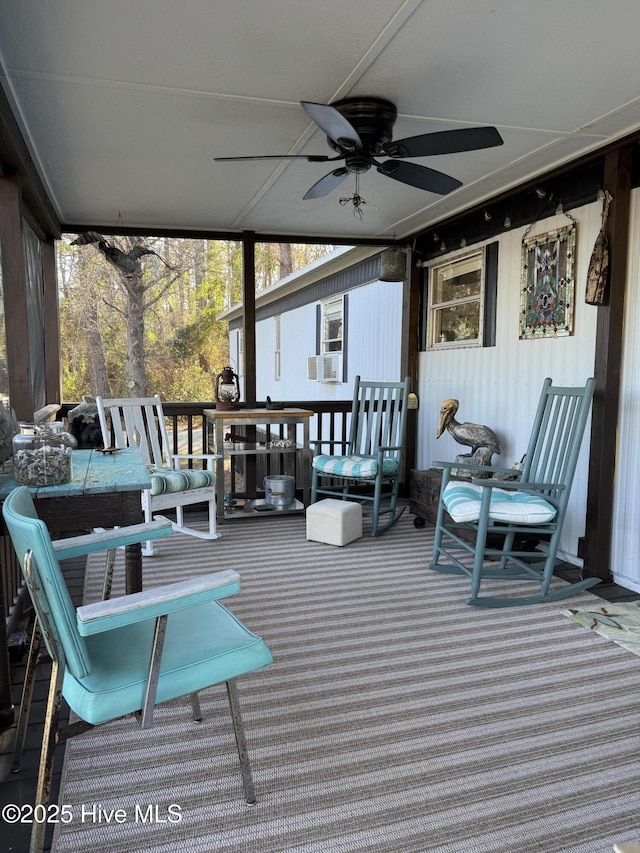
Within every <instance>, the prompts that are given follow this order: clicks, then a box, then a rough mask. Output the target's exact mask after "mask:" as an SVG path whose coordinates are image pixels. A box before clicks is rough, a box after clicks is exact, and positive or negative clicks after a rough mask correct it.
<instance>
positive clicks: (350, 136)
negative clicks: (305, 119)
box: [300, 101, 362, 148]
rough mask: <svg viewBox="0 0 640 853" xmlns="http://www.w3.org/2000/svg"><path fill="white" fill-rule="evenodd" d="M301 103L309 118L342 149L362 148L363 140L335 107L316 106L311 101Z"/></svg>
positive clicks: (327, 105) (326, 105)
mask: <svg viewBox="0 0 640 853" xmlns="http://www.w3.org/2000/svg"><path fill="white" fill-rule="evenodd" d="M300 103H301V104H302V108H303V109H304V111H305V112H306V113H307V115H308V116H309V118H310V119H312V120H313V121H315V123H316V124H317V125H318V127H319V128H320V130H322V131H324V132H325V133H326V134H327V136H328V137H329V139H333V141H334V142H337V143H338V144H339V145H341V146H342V147H351V146H352V147H354V148H362V140H361V139H360V137H359V136H358V133H357V131H356V129H355V128H354V127H353V125H352V124H351V122H349V121H347V119H346V118H345V117H344V116H343V115H342V113H340V112H338V110H337V109H336V108H335V107H332V106H330V105H329V104H314V103H312V102H311V101H300Z"/></svg>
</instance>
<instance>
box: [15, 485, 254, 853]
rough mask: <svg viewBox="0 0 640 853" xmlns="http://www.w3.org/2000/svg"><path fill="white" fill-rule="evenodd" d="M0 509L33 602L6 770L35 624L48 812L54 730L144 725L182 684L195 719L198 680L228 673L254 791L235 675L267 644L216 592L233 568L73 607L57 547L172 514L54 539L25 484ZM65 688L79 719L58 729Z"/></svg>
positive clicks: (155, 525)
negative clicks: (45, 692) (131, 722)
mask: <svg viewBox="0 0 640 853" xmlns="http://www.w3.org/2000/svg"><path fill="white" fill-rule="evenodd" d="M2 512H3V515H4V519H5V522H6V525H7V528H8V530H9V534H10V536H11V540H12V542H13V546H14V548H15V551H16V554H17V556H18V559H19V560H20V563H21V565H22V569H23V574H24V577H25V581H26V584H27V587H28V590H29V593H30V596H31V599H32V602H33V605H34V609H35V613H36V622H35V626H34V632H33V636H32V642H31V649H30V652H29V659H28V663H27V673H28V675H27V677H26V678H25V684H24V689H23V698H22V706H21V710H20V715H19V719H18V729H17V735H16V746H15V750H14V764H13V768H12V769H13V770H14V772H17V771H18V770H19V769H20V763H21V754H22V748H23V744H24V735H25V732H26V726H27V721H28V715H29V706H30V703H31V695H32V690H33V675H34V673H35V668H36V660H37V656H38V650H39V647H40V638H41V636H42V637H43V638H44V641H45V644H46V647H47V651H48V652H49V654H50V656H51V659H52V673H51V684H50V688H49V697H48V703H47V711H46V718H45V726H44V736H43V741H42V750H41V756H40V770H39V775H38V786H37V791H36V806H38V805H40V806H43V807H44V811H45V813H46V807H47V805H48V799H49V791H50V788H51V773H52V765H53V751H54V747H55V744H56V743H57V742H60V741H62V740H64V739H66V738H68V737H70V736H72V735H76V734H79V733H81V732H83V731H86V730H87V729H90V728H92V727H93V726H96V725H99V724H100V723H105V722H109V721H111V720H115V719H117V718H119V717H124V716H127V715H130V714H133V715H135V716H137V717H138V719H139V721H140V724H141V727H142V728H143V729H146V728H150V727H151V725H152V722H153V711H154V707H155V705H156V704H159V703H161V702H166V701H168V700H169V699H175V698H178V697H181V696H186V695H190V697H191V707H192V711H193V717H194V720H195V721H198V720H200V719H201V712H200V704H199V701H198V692H199V691H200V690H203V689H204V688H206V687H210V686H212V685H214V684H219V683H221V682H226V685H227V693H228V699H229V705H230V709H231V718H232V721H233V727H234V733H235V737H236V745H237V748H238V755H239V757H240V766H241V772H242V781H243V785H244V794H245V799H246V801H247V802H248V803H254V802H255V801H256V795H255V789H254V785H253V780H252V777H251V768H250V765H249V761H248V755H247V748H246V742H245V737H244V730H243V727H242V719H241V716H240V709H239V705H238V698H237V692H236V686H235V681H234V679H235V678H236V677H237V676H239V675H244V674H245V673H248V672H253V671H254V670H256V669H260V668H262V667H264V666H267V665H268V664H269V663H271V654H270V652H269V649H268V648H267V646H266V645H265V643H264V642H263V641H262V640H261V638H260V637H258V636H256V635H255V634H253V633H251V632H250V631H249V630H247V628H245V626H244V625H243V624H242V623H241V622H240V621H239V620H238V619H236V617H235V616H234V615H233V614H232V613H231V612H230V611H229V610H227V609H226V608H225V607H224V606H223V605H222V604H220V602H219V601H218V599H220V598H223V597H225V596H228V595H233V594H234V593H237V592H239V590H240V578H239V576H238V575H237V574H236V572H234V571H221V572H216V573H215V574H207V575H200V576H197V577H195V578H193V579H191V580H186V581H180V582H177V583H173V584H169V585H166V586H160V587H156V588H155V589H150V590H148V591H145V592H139V593H135V594H133V595H125V596H122V597H120V598H116V599H111V600H110V601H100V602H97V603H95V604H88V605H85V606H83V607H79V608H78V609H77V611H76V610H75V609H74V607H73V604H72V602H71V599H70V597H69V593H68V591H67V588H66V584H65V581H64V578H63V575H62V572H61V570H60V566H59V562H58V561H59V560H60V559H65V558H68V557H72V556H73V557H75V556H79V555H81V554H87V553H91V552H95V551H101V550H107V549H111V548H116V547H119V546H120V545H127V544H131V543H133V542H142V541H147V540H148V539H150V538H157V537H158V536H165V535H168V534H170V533H171V524H170V522H168V521H155V522H151V523H150V524H139V525H133V526H132V527H122V528H119V529H116V530H111V531H104V532H100V533H97V534H89V535H88V536H79V537H75V538H72V539H63V540H59V541H56V542H55V543H54V542H52V541H51V538H50V536H49V532H48V530H47V528H46V526H45V524H44V523H43V522H42V521H41V520H40V519H39V518H38V517H37V514H36V510H35V507H34V504H33V500H32V498H31V495H30V493H29V490H28V489H27V488H25V487H24V486H21V487H19V488H17V489H14V490H13V491H12V492H11V494H10V495H9V496H8V497H7V499H6V500H5V502H4V506H3V510H2ZM62 697H64V699H65V700H66V701H67V703H68V704H69V706H70V707H71V709H72V710H73V711H74V712H75V713H76V714H77V715H78V717H79V718H80V721H79V722H77V723H73V724H72V725H70V726H68V727H66V728H65V729H60V730H58V716H59V709H60V702H61V698H62ZM45 826H46V825H45V823H44V822H42V821H34V825H33V831H32V835H31V847H30V851H31V853H39V851H41V850H42V847H43V844H44V833H45Z"/></svg>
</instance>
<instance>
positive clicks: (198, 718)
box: [191, 693, 202, 723]
mask: <svg viewBox="0 0 640 853" xmlns="http://www.w3.org/2000/svg"><path fill="white" fill-rule="evenodd" d="M191 710H192V712H193V722H194V723H201V722H202V709H201V708H200V697H199V696H198V694H197V693H192V694H191Z"/></svg>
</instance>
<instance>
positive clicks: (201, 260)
mask: <svg viewBox="0 0 640 853" xmlns="http://www.w3.org/2000/svg"><path fill="white" fill-rule="evenodd" d="M73 239H74V236H73V235H69V236H68V237H67V238H66V239H65V240H63V241H60V242H59V243H58V247H57V265H58V294H59V305H60V335H61V349H62V382H63V399H65V400H69V401H71V400H79V399H81V397H82V395H83V394H92V395H95V394H98V393H99V394H103V395H107V396H108V395H112V396H128V395H129V394H130V390H129V387H130V369H129V368H130V364H129V363H128V359H129V358H130V357H131V356H130V350H131V337H132V328H131V326H132V316H133V314H134V312H133V310H132V305H134V306H135V305H136V304H141V305H142V314H141V319H140V320H138V322H139V323H142V324H143V327H144V328H143V332H144V338H143V340H144V352H145V363H144V370H145V374H146V384H147V388H148V391H149V393H156V392H158V393H160V394H161V395H162V397H163V398H164V399H165V400H176V401H190V400H199V401H209V400H212V399H213V385H214V378H215V375H216V374H217V372H218V371H219V370H220V368H221V367H222V366H224V365H225V364H227V363H228V361H229V349H228V328H227V323H226V321H224V320H220V319H218V318H219V317H220V315H221V314H222V313H223V312H224V311H226V310H228V309H229V308H231V307H232V306H233V305H236V304H238V303H239V302H241V300H242V246H241V244H240V243H238V242H232V241H218V240H191V239H177V238H175V239H169V238H145V239H141V238H126V237H107V238H105V239H107V241H108V242H109V243H110V244H111V245H115V246H118V247H119V248H120V249H122V250H123V251H125V252H127V251H128V250H129V249H131V248H132V246H134V245H143V246H144V247H146V248H148V249H151V250H152V251H153V252H154V253H156V254H149V255H145V256H144V257H143V258H142V260H141V261H140V275H139V280H136V281H135V282H133V283H132V279H131V278H129V279H128V278H127V277H126V276H125V275H123V274H122V271H121V270H118V269H116V268H115V267H114V266H113V265H112V264H109V263H108V262H107V260H106V258H105V256H104V255H103V253H102V252H100V251H99V250H98V248H97V247H96V246H95V244H88V245H81V246H71V245H70V242H71V240H73ZM332 248H333V247H328V246H314V245H310V246H306V245H305V246H291V247H290V249H288V248H287V249H286V250H285V249H284V248H282V247H281V246H280V245H279V244H275V245H274V244H257V245H256V261H255V263H256V288H257V289H263V288H264V287H268V286H272V285H273V284H276V283H277V282H278V281H279V279H280V278H281V277H283V275H286V274H288V273H289V272H290V271H291V269H299V268H301V267H302V266H305V265H306V264H308V263H309V262H311V261H313V260H316V259H317V258H318V257H320V256H321V255H322V254H326V252H327V251H329V250H331V249H332ZM134 285H135V286H134ZM132 289H134V290H135V293H134V294H133V295H132V293H131V290H132ZM132 300H133V301H132Z"/></svg>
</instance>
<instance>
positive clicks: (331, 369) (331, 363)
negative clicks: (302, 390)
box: [307, 352, 342, 382]
mask: <svg viewBox="0 0 640 853" xmlns="http://www.w3.org/2000/svg"><path fill="white" fill-rule="evenodd" d="M307 379H308V380H309V381H310V382H342V353H339V352H332V353H327V354H326V355H311V356H309V357H308V358H307Z"/></svg>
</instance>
